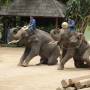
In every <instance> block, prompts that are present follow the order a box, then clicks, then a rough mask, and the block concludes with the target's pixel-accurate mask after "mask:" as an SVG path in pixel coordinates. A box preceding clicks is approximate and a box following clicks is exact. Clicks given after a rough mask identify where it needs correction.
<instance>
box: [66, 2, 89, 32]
mask: <svg viewBox="0 0 90 90" xmlns="http://www.w3.org/2000/svg"><path fill="white" fill-rule="evenodd" d="M66 17H72V18H74V19H75V21H76V22H77V24H76V26H77V28H78V29H79V30H80V32H83V33H84V31H85V29H86V27H87V24H88V22H89V21H90V0H69V1H68V2H67V10H66Z"/></svg>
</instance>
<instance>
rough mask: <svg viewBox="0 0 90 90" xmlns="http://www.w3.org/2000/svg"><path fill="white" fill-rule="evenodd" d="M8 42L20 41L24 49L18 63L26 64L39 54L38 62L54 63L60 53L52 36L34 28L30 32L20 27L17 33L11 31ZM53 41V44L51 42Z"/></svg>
mask: <svg viewBox="0 0 90 90" xmlns="http://www.w3.org/2000/svg"><path fill="white" fill-rule="evenodd" d="M11 37H12V41H11V42H10V43H17V42H19V43H22V44H24V45H25V51H24V54H23V55H22V57H21V59H20V62H19V65H20V66H25V67H26V66H28V63H29V61H30V60H31V59H32V58H33V57H35V56H37V55H40V56H41V60H40V64H48V65H55V64H57V58H58V57H59V55H60V52H59V47H58V45H57V43H53V42H55V41H54V40H53V39H52V37H51V36H50V35H49V34H48V33H47V32H45V31H42V30H38V29H36V30H35V32H34V33H33V34H32V33H31V32H30V31H29V30H23V29H20V30H19V31H18V32H17V33H12V35H11ZM52 43H53V44H52Z"/></svg>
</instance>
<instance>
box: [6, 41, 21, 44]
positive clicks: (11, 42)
mask: <svg viewBox="0 0 90 90" xmlns="http://www.w3.org/2000/svg"><path fill="white" fill-rule="evenodd" d="M17 42H19V40H13V41H11V42H9V43H8V44H12V43H17Z"/></svg>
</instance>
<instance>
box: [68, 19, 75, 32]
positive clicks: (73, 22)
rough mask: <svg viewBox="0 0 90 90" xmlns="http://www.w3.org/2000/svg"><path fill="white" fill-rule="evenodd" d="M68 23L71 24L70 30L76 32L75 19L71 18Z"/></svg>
mask: <svg viewBox="0 0 90 90" xmlns="http://www.w3.org/2000/svg"><path fill="white" fill-rule="evenodd" d="M68 25H69V30H70V32H75V31H76V29H75V21H74V20H73V19H71V18H69V19H68Z"/></svg>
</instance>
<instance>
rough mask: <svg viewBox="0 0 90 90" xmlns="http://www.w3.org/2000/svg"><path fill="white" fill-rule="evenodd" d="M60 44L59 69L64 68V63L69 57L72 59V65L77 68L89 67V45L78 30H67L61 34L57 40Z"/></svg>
mask: <svg viewBox="0 0 90 90" xmlns="http://www.w3.org/2000/svg"><path fill="white" fill-rule="evenodd" d="M59 43H60V44H61V45H62V48H63V49H62V50H63V54H62V59H61V61H60V65H59V67H58V69H59V70H63V69H64V65H65V63H66V62H67V61H68V60H69V59H70V58H73V59H74V65H75V66H76V67H77V68H87V67H90V59H89V56H90V45H89V44H88V43H87V41H86V40H85V38H84V35H83V34H81V33H79V32H68V31H66V32H65V33H63V34H62V36H61V40H60V42H59Z"/></svg>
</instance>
